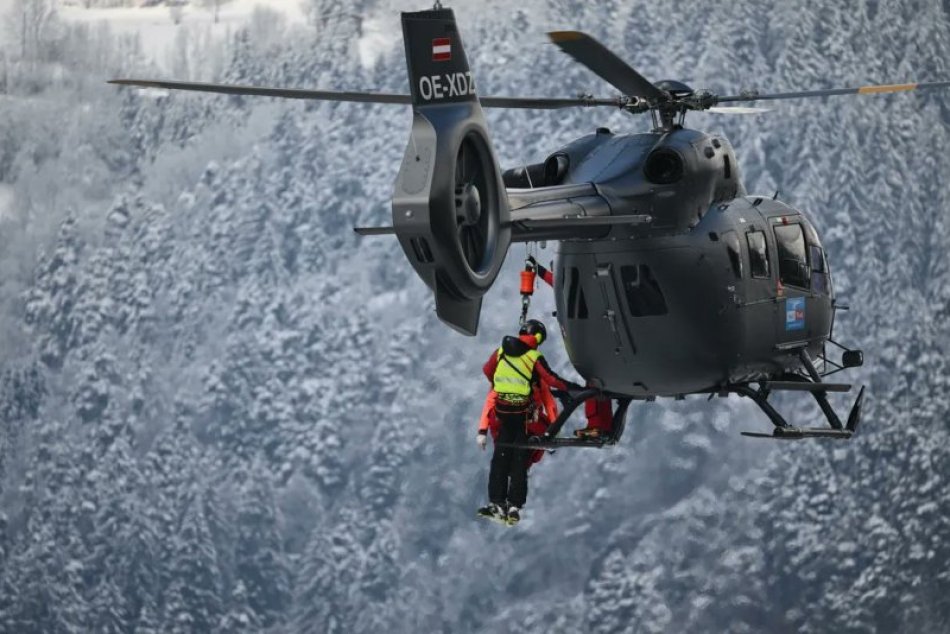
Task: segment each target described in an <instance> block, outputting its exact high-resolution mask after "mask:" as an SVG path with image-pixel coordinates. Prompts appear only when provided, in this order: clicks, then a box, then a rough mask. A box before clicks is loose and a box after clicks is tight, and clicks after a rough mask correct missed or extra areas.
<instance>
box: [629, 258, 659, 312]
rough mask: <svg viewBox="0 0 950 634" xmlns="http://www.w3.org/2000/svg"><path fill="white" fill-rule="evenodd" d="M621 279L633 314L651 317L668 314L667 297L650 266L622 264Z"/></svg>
mask: <svg viewBox="0 0 950 634" xmlns="http://www.w3.org/2000/svg"><path fill="white" fill-rule="evenodd" d="M620 279H621V281H622V282H623V291H624V294H625V295H626V296H627V307H628V308H629V309H630V314H631V315H633V316H634V317H650V316H654V315H665V314H666V312H667V309H666V299H665V298H664V297H663V291H662V290H661V289H660V284H659V282H657V281H656V278H655V277H653V272H652V271H651V270H650V267H649V266H647V265H645V264H641V265H640V266H622V267H620Z"/></svg>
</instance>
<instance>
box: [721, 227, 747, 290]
mask: <svg viewBox="0 0 950 634" xmlns="http://www.w3.org/2000/svg"><path fill="white" fill-rule="evenodd" d="M722 242H723V244H725V245H726V251H727V252H728V253H729V263H730V264H732V272H733V273H734V274H735V276H736V279H737V280H741V279H742V248H741V246H740V243H739V236H738V234H736V232H735V231H727V232H725V233H724V234H722Z"/></svg>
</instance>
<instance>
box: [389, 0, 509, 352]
mask: <svg viewBox="0 0 950 634" xmlns="http://www.w3.org/2000/svg"><path fill="white" fill-rule="evenodd" d="M402 29H403V37H404V39H405V44H406V62H407V65H408V68H409V86H410V92H411V95H412V105H413V122H412V132H411V136H410V139H409V146H408V147H407V148H406V154H405V156H404V158H403V162H402V167H401V168H400V170H399V175H398V176H397V178H396V184H395V188H394V189H395V191H394V192H393V227H394V228H395V232H396V235H397V237H398V238H399V243H400V245H401V246H402V248H403V250H404V251H405V253H406V257H407V258H408V259H409V261H410V263H412V265H413V267H414V268H415V270H416V273H418V275H419V277H421V278H422V279H423V281H425V283H426V284H427V285H428V286H429V287H430V288H431V289H432V290H433V292H434V293H435V304H436V312H437V314H438V316H439V318H440V319H442V320H443V321H444V322H446V323H448V324H449V325H450V326H452V327H454V328H455V329H457V330H459V331H461V332H463V333H465V334H468V335H474V334H475V333H476V332H477V330H478V321H479V314H480V312H481V302H482V299H481V298H482V296H483V295H484V294H485V293H486V292H487V291H488V289H489V288H490V287H491V285H492V283H493V282H494V281H495V278H496V277H497V275H498V271H499V270H500V268H501V265H502V263H503V262H504V259H505V254H506V253H507V251H508V246H509V244H510V243H511V229H510V227H509V220H510V218H509V213H510V212H509V208H508V200H507V197H506V192H505V187H504V185H503V182H502V179H501V171H500V170H499V168H498V163H497V161H496V160H495V156H494V152H493V151H492V146H491V141H490V140H489V137H488V130H487V126H486V124H485V117H484V115H483V113H482V109H481V106H480V104H479V102H478V96H477V94H476V91H475V81H474V79H473V78H472V73H471V69H470V68H469V66H468V60H467V59H466V57H465V50H464V49H463V48H462V39H461V37H460V36H459V32H458V28H457V27H456V24H455V15H454V13H453V12H452V11H451V10H450V9H435V10H432V11H420V12H418V13H403V14H402Z"/></svg>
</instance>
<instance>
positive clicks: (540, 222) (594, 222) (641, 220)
mask: <svg viewBox="0 0 950 634" xmlns="http://www.w3.org/2000/svg"><path fill="white" fill-rule="evenodd" d="M651 222H653V216H649V215H646V214H635V215H627V216H574V217H571V218H527V219H524V220H512V222H511V224H512V226H513V227H516V228H522V227H523V228H525V229H557V228H560V227H564V228H575V227H613V226H615V225H645V224H650V223H651Z"/></svg>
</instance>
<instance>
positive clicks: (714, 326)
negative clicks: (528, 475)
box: [111, 2, 950, 448]
mask: <svg viewBox="0 0 950 634" xmlns="http://www.w3.org/2000/svg"><path fill="white" fill-rule="evenodd" d="M402 28H403V36H404V41H405V51H406V60H407V64H408V71H409V88H410V94H392V93H365V92H339V91H325V90H297V89H283V88H267V87H255V86H235V85H221V84H207V83H193V82H179V81H152V80H138V79H119V80H113V81H112V82H111V83H115V84H123V85H132V86H138V87H146V88H163V89H176V90H189V91H202V92H213V93H223V94H232V95H260V96H269V97H285V98H294V99H316V100H329V101H348V102H365V103H387V104H406V105H411V106H412V109H413V122H412V129H411V133H410V141H409V144H408V147H407V148H406V153H405V156H404V158H403V161H402V166H401V168H400V170H399V174H398V176H397V178H396V182H395V186H394V192H393V197H392V218H393V224H392V226H391V227H376V228H357V229H356V231H357V232H358V233H360V234H361V235H394V236H395V237H396V238H397V239H398V241H399V244H400V245H401V246H402V248H403V250H404V251H405V254H406V257H407V259H408V260H409V262H410V264H411V265H412V266H413V268H414V269H415V271H416V273H417V274H418V275H419V277H420V278H422V280H423V281H424V282H425V283H426V284H427V285H428V286H429V287H430V288H431V289H432V291H433V293H434V295H435V307H436V312H437V314H438V317H439V318H440V319H441V320H442V321H443V322H445V323H446V324H448V325H450V326H452V327H453V328H455V329H456V330H458V331H460V332H462V333H464V334H467V335H474V334H475V333H476V332H477V330H478V322H479V315H480V312H481V304H482V297H483V295H484V294H485V293H486V292H487V291H488V289H489V288H490V287H491V286H492V284H493V283H494V281H495V279H496V277H497V275H498V273H499V270H500V269H501V266H502V263H503V262H504V260H505V257H506V254H507V251H508V249H509V246H510V245H511V244H512V243H532V242H540V241H557V242H558V243H559V250H558V255H557V260H556V262H555V265H554V276H555V284H554V291H555V295H556V306H557V312H556V316H557V320H558V322H559V324H560V326H561V330H562V333H563V335H564V342H565V345H566V347H567V352H568V356H569V358H570V361H571V363H572V364H573V365H574V367H575V368H576V370H577V371H578V373H579V374H580V375H581V376H583V377H584V379H585V380H586V381H587V385H588V387H587V388H585V389H582V390H575V391H573V392H570V393H562V394H559V395H558V396H559V397H560V398H561V399H562V402H563V405H564V407H563V410H562V412H561V414H560V416H559V417H558V419H557V420H556V421H554V422H553V423H552V424H551V426H550V427H549V428H548V431H547V432H546V433H545V434H544V435H543V436H538V437H531V438H529V439H528V442H527V444H526V445H523V446H527V447H530V448H554V447H564V446H584V447H603V446H606V445H612V444H615V443H616V442H617V441H619V440H620V437H621V435H622V434H623V431H624V426H625V422H626V418H627V410H628V408H629V406H630V404H631V403H632V402H634V401H652V400H655V399H656V398H658V397H672V398H677V399H682V398H685V397H686V396H687V395H692V394H702V395H707V396H708V397H709V398H710V399H712V398H713V397H715V396H720V397H726V396H728V395H730V394H738V395H740V396H743V397H747V398H749V399H751V400H752V401H753V402H755V403H756V404H757V405H758V406H759V408H761V410H762V411H763V412H764V414H765V415H766V417H767V418H768V419H769V421H770V422H771V423H772V425H773V428H774V429H773V431H772V433H757V432H743V434H744V435H746V436H751V437H756V438H775V439H802V438H812V437H818V438H838V439H847V438H850V437H851V436H852V435H853V434H854V432H855V430H856V429H857V427H858V424H859V422H860V419H861V406H862V402H863V397H864V387H861V388H860V390H859V391H858V395H857V397H856V399H855V401H854V403H853V405H852V407H851V409H850V412H849V415H848V416H847V418H846V420H845V421H844V422H842V421H841V419H840V418H839V416H838V414H837V413H836V411H835V409H834V407H832V405H831V403H830V401H829V399H828V394H829V393H834V392H850V391H851V389H852V386H851V385H848V384H844V383H833V382H829V381H828V380H827V379H828V377H829V376H830V375H832V374H835V373H837V372H839V371H841V370H844V369H847V368H852V367H856V366H860V365H862V363H863V354H862V352H861V351H860V350H854V349H849V348H847V347H845V346H843V345H842V344H840V343H839V342H837V341H835V339H834V338H833V329H834V322H835V315H836V313H837V312H838V311H839V310H843V309H846V308H847V307H846V306H844V305H842V304H840V303H839V302H838V301H837V300H836V298H835V292H834V285H833V281H832V275H831V269H830V266H829V264H828V254H826V252H825V249H824V247H823V246H822V243H821V240H820V238H819V235H818V232H817V231H816V230H815V227H814V225H813V224H812V222H811V221H810V220H809V218H808V216H807V215H806V213H805V212H803V211H801V210H798V209H795V208H793V207H791V206H789V205H787V204H785V203H784V202H781V201H779V200H777V199H775V197H768V196H756V195H749V194H747V192H746V190H745V188H744V187H743V185H742V181H741V178H740V173H739V164H738V161H737V160H736V156H735V154H734V152H733V149H732V146H731V145H730V144H729V142H728V140H727V139H725V138H724V137H723V136H722V135H718V134H708V133H705V132H701V131H698V130H691V129H688V128H686V127H685V118H686V114H687V113H688V112H690V111H708V112H722V113H728V112H733V113H739V114H743V113H751V112H759V111H761V109H757V108H754V107H748V106H738V107H736V106H731V107H730V106H726V107H723V106H721V105H720V104H736V103H749V102H758V101H774V100H783V99H807V98H816V97H830V96H839V95H874V94H882V93H893V92H901V91H911V90H930V89H939V88H947V87H950V82H947V81H943V82H933V83H917V84H914V83H908V84H890V85H870V86H862V87H857V88H838V89H830V90H812V91H804V92H786V93H773V94H760V93H757V92H742V93H739V94H735V95H717V94H714V93H712V92H709V91H705V90H693V89H692V88H690V87H689V86H687V85H686V84H684V83H682V82H679V81H672V80H667V81H659V82H656V83H653V82H650V81H649V80H647V79H646V78H645V77H643V76H642V75H641V74H640V73H638V72H637V71H636V70H634V69H633V68H632V67H631V66H629V65H628V64H627V63H626V62H624V61H623V60H622V59H621V58H620V57H618V56H617V55H616V54H614V53H613V52H612V51H610V50H608V49H607V48H606V47H605V46H603V45H602V44H601V43H599V42H598V41H596V40H595V39H594V38H592V37H590V36H589V35H586V34H584V33H581V32H577V31H559V32H552V33H550V34H549V37H550V39H551V41H552V42H553V43H554V45H556V46H557V47H558V48H559V49H560V50H561V51H563V52H564V53H566V54H567V55H568V56H569V57H571V58H573V60H575V61H576V62H579V63H580V64H582V65H584V66H586V67H587V68H588V69H590V70H591V71H593V72H594V73H595V74H596V75H598V76H599V77H600V78H601V79H603V80H604V81H606V82H607V83H608V84H610V85H611V86H613V87H614V88H615V89H616V90H617V91H619V93H620V96H618V97H614V98H594V97H593V96H589V95H584V96H579V97H576V98H562V99H552V98H536V97H530V98H525V97H492V96H487V97H480V96H479V95H478V93H477V91H476V84H475V81H474V79H473V76H472V73H471V69H470V68H469V65H468V62H467V60H466V56H465V51H464V49H463V47H462V40H461V37H460V34H459V31H458V28H457V26H456V21H455V16H454V14H453V12H452V10H451V9H445V8H442V7H441V5H440V4H439V3H438V2H437V3H436V6H435V8H434V9H432V10H428V11H420V12H412V13H403V14H402ZM571 107H613V108H619V109H620V110H623V111H624V112H627V113H630V114H639V113H648V114H649V115H650V116H651V118H652V123H653V128H652V130H651V131H650V132H647V133H640V134H614V133H612V132H610V131H609V130H607V129H605V128H600V129H598V130H597V131H596V132H595V133H593V134H589V135H587V136H584V137H581V138H579V139H577V140H575V141H573V142H571V143H569V144H567V145H566V146H564V147H562V148H560V149H557V150H555V151H554V152H552V153H551V154H550V155H549V156H548V157H547V158H546V159H545V160H544V161H543V162H540V163H536V164H530V165H526V166H523V167H518V168H513V169H509V170H505V171H502V170H501V169H500V167H499V165H498V162H497V161H496V159H495V155H494V152H493V149H492V144H491V141H490V138H489V134H488V130H487V126H486V122H485V118H484V115H483V111H482V108H525V109H555V108H571ZM831 349H838V350H840V351H842V352H843V354H842V355H841V356H840V357H836V358H838V359H840V361H835V360H833V359H832V358H831V354H830V350H831ZM819 368H821V369H820V370H819ZM783 391H797V392H807V393H809V394H811V395H812V397H813V398H814V399H815V400H816V401H817V403H818V405H819V407H820V409H821V411H822V413H823V414H824V417H825V418H826V420H827V423H828V426H827V427H821V428H815V427H798V426H794V425H792V424H790V423H789V422H788V421H787V420H786V419H785V417H784V416H782V414H780V413H779V412H778V411H777V410H776V409H775V408H774V407H773V405H772V404H771V403H770V402H769V397H770V395H772V394H773V393H776V392H783ZM595 397H600V398H603V397H607V398H610V399H611V400H612V401H615V402H616V405H615V406H614V409H613V427H612V431H611V433H610V434H609V435H607V436H604V437H601V438H594V439H583V438H566V437H560V436H559V433H560V430H561V428H562V427H563V425H564V423H565V422H566V421H567V419H568V418H569V417H570V416H571V414H572V413H573V412H574V411H575V410H576V408H577V407H578V406H580V405H581V404H582V403H583V402H584V401H585V400H587V399H590V398H595Z"/></svg>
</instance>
